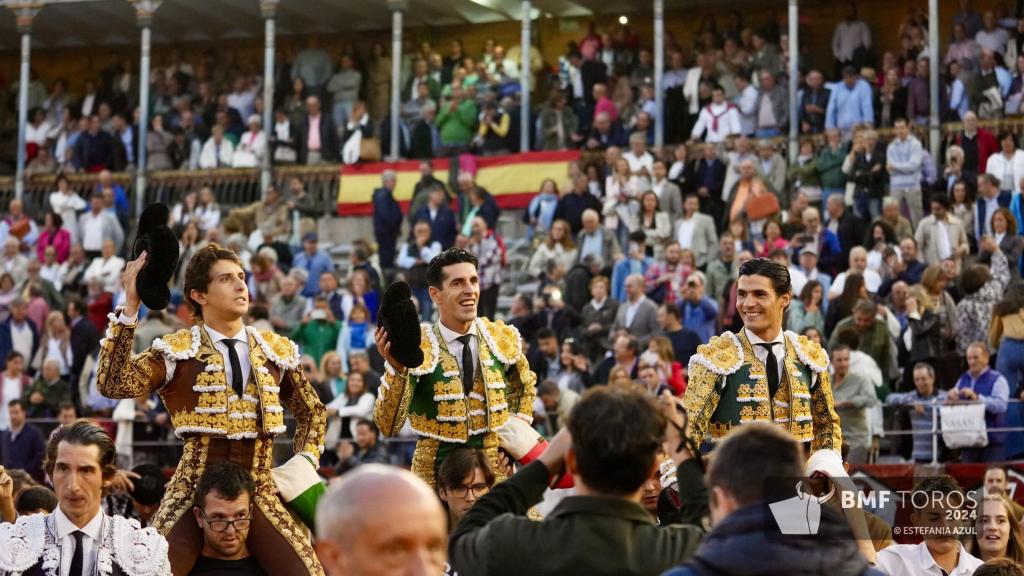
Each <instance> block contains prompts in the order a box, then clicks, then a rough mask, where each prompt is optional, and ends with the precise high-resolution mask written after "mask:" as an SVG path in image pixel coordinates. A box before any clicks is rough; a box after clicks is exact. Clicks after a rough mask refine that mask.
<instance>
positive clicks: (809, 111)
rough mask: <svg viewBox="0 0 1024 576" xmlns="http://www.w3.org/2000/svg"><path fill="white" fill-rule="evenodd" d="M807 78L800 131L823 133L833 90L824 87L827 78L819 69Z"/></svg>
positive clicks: (801, 94)
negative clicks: (826, 112)
mask: <svg viewBox="0 0 1024 576" xmlns="http://www.w3.org/2000/svg"><path fill="white" fill-rule="evenodd" d="M840 25H841V24H840ZM837 31H838V30H837ZM805 80H806V82H805V83H806V86H805V87H804V89H803V90H801V91H800V108H799V113H798V114H799V121H800V133H801V134H821V133H822V132H824V131H825V110H826V107H827V106H828V100H829V95H830V94H831V93H832V91H831V90H829V89H828V88H825V87H824V83H825V79H824V77H823V76H822V75H821V72H820V71H818V70H811V71H810V72H808V73H807V76H806V78H805Z"/></svg>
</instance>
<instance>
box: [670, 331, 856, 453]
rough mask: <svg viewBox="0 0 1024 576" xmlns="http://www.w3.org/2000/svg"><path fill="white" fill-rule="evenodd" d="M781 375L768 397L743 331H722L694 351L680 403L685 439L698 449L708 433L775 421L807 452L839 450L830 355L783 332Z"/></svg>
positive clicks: (724, 432)
mask: <svg viewBox="0 0 1024 576" xmlns="http://www.w3.org/2000/svg"><path fill="white" fill-rule="evenodd" d="M785 347H786V356H785V359H784V360H783V364H784V366H785V373H784V374H782V378H781V380H780V382H779V388H778V390H777V391H776V394H775V397H774V398H769V397H768V394H769V392H768V380H767V376H766V373H765V365H764V362H762V361H761V360H759V359H758V358H757V356H756V355H755V354H754V351H753V347H752V346H751V344H750V341H749V340H748V339H747V336H746V332H745V331H742V330H741V331H740V333H739V334H733V333H732V332H725V333H724V334H722V335H721V336H715V337H713V338H712V339H711V340H710V341H709V342H708V343H707V344H703V345H701V346H700V347H699V348H697V353H696V354H694V355H693V356H692V357H691V358H690V365H689V370H688V383H687V387H686V394H685V396H684V398H683V400H684V403H685V404H686V409H687V411H688V413H689V416H690V418H689V425H688V427H687V432H686V434H687V436H688V437H689V438H690V439H691V440H693V441H694V442H695V443H696V445H698V446H699V445H700V444H701V443H702V442H703V441H704V437H705V434H707V432H708V430H709V429H710V432H711V437H712V439H713V440H719V439H721V438H723V437H724V436H726V435H727V434H728V433H729V432H730V431H731V430H732V429H733V428H735V427H737V426H740V425H742V424H745V423H747V422H773V423H775V424H776V425H778V426H780V427H781V428H784V429H786V430H788V431H789V432H790V433H791V434H792V435H793V437H794V438H796V439H797V440H799V441H801V442H807V441H810V443H811V450H812V451H816V450H821V449H831V450H835V451H836V452H837V453H839V452H840V448H841V447H842V432H841V430H840V428H839V416H838V415H837V414H836V411H835V408H834V407H833V401H832V385H831V383H830V381H829V375H828V354H826V353H825V350H823V349H822V348H821V346H819V345H818V344H816V343H814V342H811V341H810V340H808V339H807V338H806V337H805V336H798V335H797V334H796V333H794V332H789V331H787V332H785Z"/></svg>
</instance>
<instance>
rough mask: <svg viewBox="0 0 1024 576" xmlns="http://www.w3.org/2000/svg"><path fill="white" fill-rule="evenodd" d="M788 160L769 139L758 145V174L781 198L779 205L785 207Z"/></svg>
mask: <svg viewBox="0 0 1024 576" xmlns="http://www.w3.org/2000/svg"><path fill="white" fill-rule="evenodd" d="M786 170H787V169H786V161H785V160H783V158H782V155H781V154H779V153H777V152H776V151H775V147H774V146H773V145H772V143H771V142H770V141H768V140H762V141H761V142H759V143H758V145H757V172H758V175H759V176H760V177H761V178H762V179H763V180H764V181H765V183H766V184H768V186H769V188H771V190H772V191H773V192H775V195H776V196H777V197H778V199H779V206H781V207H783V208H785V207H786V204H787V200H788V199H787V198H786Z"/></svg>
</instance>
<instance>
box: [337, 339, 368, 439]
mask: <svg viewBox="0 0 1024 576" xmlns="http://www.w3.org/2000/svg"><path fill="white" fill-rule="evenodd" d="M365 329H366V330H367V334H369V331H370V330H372V329H371V328H370V327H368V326H367V327H366V328H365ZM327 417H328V418H341V438H342V439H351V438H355V437H356V434H357V433H358V429H357V428H358V422H359V420H361V419H366V418H372V417H373V393H372V392H370V391H369V390H368V389H367V386H366V381H365V380H364V379H363V375H362V373H360V372H356V371H353V372H352V373H350V374H349V376H348V382H347V383H346V385H345V393H344V394H342V395H341V396H338V397H337V398H335V399H334V400H332V401H331V403H330V404H328V405H327Z"/></svg>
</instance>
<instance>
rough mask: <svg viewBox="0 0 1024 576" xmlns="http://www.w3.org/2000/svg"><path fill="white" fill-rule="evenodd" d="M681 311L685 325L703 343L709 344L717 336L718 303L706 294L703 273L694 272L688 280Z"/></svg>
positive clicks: (684, 288)
mask: <svg viewBox="0 0 1024 576" xmlns="http://www.w3.org/2000/svg"><path fill="white" fill-rule="evenodd" d="M681 311H682V314H683V325H684V326H686V327H687V328H689V329H690V330H693V331H694V332H696V333H697V336H698V337H699V338H700V340H701V342H707V341H708V340H710V339H711V337H712V336H714V335H715V332H716V330H715V328H716V326H715V322H716V320H717V319H718V302H716V301H715V300H713V299H711V298H709V297H708V296H707V295H706V294H705V291H704V273H703V272H700V271H697V272H694V273H693V274H690V276H689V277H688V278H687V279H686V285H685V286H684V287H683V300H682V305H681Z"/></svg>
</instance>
